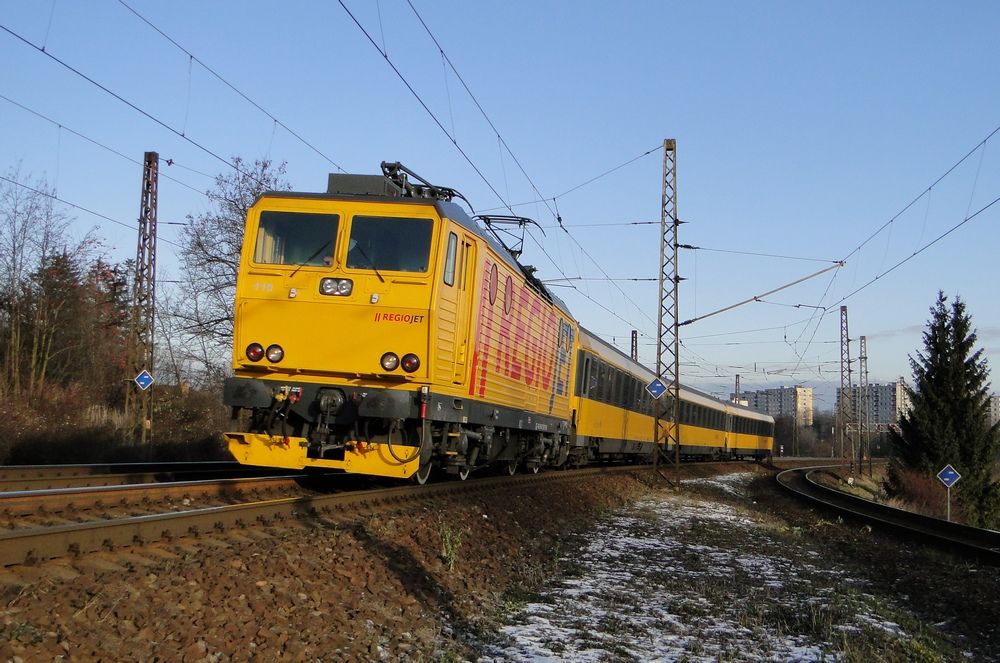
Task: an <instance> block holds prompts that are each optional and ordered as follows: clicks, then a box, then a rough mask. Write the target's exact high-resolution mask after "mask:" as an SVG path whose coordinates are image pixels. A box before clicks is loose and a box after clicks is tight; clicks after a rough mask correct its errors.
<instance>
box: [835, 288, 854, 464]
mask: <svg viewBox="0 0 1000 663" xmlns="http://www.w3.org/2000/svg"><path fill="white" fill-rule="evenodd" d="M852 389H853V385H852V380H851V338H850V336H849V335H848V333H847V307H846V306H841V307H840V402H839V407H838V408H837V433H838V438H839V439H840V457H841V458H843V457H844V455H845V453H844V451H845V449H844V447H845V439H844V438H845V436H846V435H847V433H848V429H849V428H852V426H850V423H851V422H853V420H854V399H853V397H852V396H853V394H852V393H851V391H852ZM850 459H851V469H854V440H853V438H852V439H851V454H850Z"/></svg>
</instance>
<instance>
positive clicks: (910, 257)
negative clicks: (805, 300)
mask: <svg viewBox="0 0 1000 663" xmlns="http://www.w3.org/2000/svg"><path fill="white" fill-rule="evenodd" d="M998 202H1000V196H998V197H996V198H994V199H993V200H992V201H991V202H989V203H987V204H986V205H984V206H983V207H981V208H979V210H977V211H976V212H975V213H974V214H971V215H968V216H966V217H965V218H964V219H962V220H961V221H959V222H958V223H956V224H955V225H953V226H952V227H951V228H949V229H948V230H946V231H944V232H943V233H941V234H940V235H938V236H937V237H935V238H934V239H932V240H931V241H929V242H927V243H926V244H924V245H923V246H921V247H920V248H919V249H917V250H916V251H914V252H913V253H911V254H910V255H908V256H906V257H905V258H903V259H902V260H900V261H899V262H897V263H896V264H895V265H893V266H892V267H890V268H889V269H887V270H885V271H884V272H882V273H881V274H878V275H876V276H875V278H873V279H872V280H871V281H868V283H865V284H864V285H862V286H861V287H859V288H857V289H855V290H853V291H852V292H850V293H848V294H847V295H844V296H843V297H841V298H840V299H839V300H838V301H836V302H834V303H833V304H831V305H830V306H829V307H827V310H829V309H830V308H833V307H834V306H837V305H839V304H841V303H843V302H845V301H847V300H848V299H849V298H851V297H853V296H854V295H856V294H858V293H859V292H861V291H862V290H864V289H865V288H867V287H868V286H870V285H872V284H873V283H875V282H876V281H878V280H879V279H880V278H882V277H883V276H886V275H887V274H889V273H890V272H893V271H895V270H896V268H897V267H901V266H902V265H905V264H906V263H908V262H909V261H911V260H913V259H914V258H916V257H917V256H918V255H920V254H921V253H923V252H924V251H926V250H927V249H929V248H930V247H932V246H934V245H935V244H937V243H938V242H940V241H941V240H942V239H944V238H945V237H947V236H948V235H950V234H952V233H953V232H955V231H956V230H958V229H959V228H961V227H962V226H964V225H965V224H966V223H968V222H969V221H972V220H973V219H974V218H976V217H977V216H979V215H980V214H982V213H983V212H985V211H986V210H988V209H990V208H991V207H993V206H994V205H996V204H997V203H998Z"/></svg>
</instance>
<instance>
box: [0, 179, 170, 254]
mask: <svg viewBox="0 0 1000 663" xmlns="http://www.w3.org/2000/svg"><path fill="white" fill-rule="evenodd" d="M0 180H2V181H4V182H7V183H9V184H13V185H14V186H18V187H21V188H22V189H26V190H28V191H31V192H32V193H36V194H38V195H40V196H45V197H46V198H51V199H52V200H55V201H58V202H60V203H62V204H63V205H68V206H69V207H72V208H74V209H78V210H80V211H81V212H86V213H87V214H92V215H93V216H96V217H98V218H100V219H104V220H105V221H110V222H111V223H114V224H117V225H119V226H122V227H123V228H128V229H129V230H137V229H138V227H137V226H135V225H132V224H128V223H125V222H124V221H119V220H118V219H112V218H111V217H110V216H108V215H106V214H101V213H100V212H95V211H94V210H92V209H88V208H86V207H84V206H83V205H77V204H76V203H71V202H70V201H68V200H65V199H63V198H60V197H59V196H57V195H55V194H54V193H49V192H48V191H43V190H42V189H36V188H35V187H33V186H28V185H27V184H24V183H22V182H18V181H17V180H12V179H10V178H9V177H4V176H3V175H0ZM161 223H162V222H161ZM157 241H158V242H163V243H164V244H169V245H171V246H174V247H176V248H178V249H182V248H183V247H182V246H181V245H180V244H177V243H176V242H171V241H170V240H169V239H165V238H162V237H160V236H159V235H157Z"/></svg>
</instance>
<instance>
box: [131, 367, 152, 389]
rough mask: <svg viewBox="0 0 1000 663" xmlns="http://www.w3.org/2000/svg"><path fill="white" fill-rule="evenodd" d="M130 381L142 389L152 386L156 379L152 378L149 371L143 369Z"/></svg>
mask: <svg viewBox="0 0 1000 663" xmlns="http://www.w3.org/2000/svg"><path fill="white" fill-rule="evenodd" d="M132 381H133V382H135V383H136V384H137V385H139V389H142V390H143V391H146V390H147V389H149V388H150V387H152V386H153V383H154V382H156V380H154V379H153V376H152V375H150V374H149V371H147V370H145V369H143V371H142V373H139V375H137V376H135V378H133V380H132Z"/></svg>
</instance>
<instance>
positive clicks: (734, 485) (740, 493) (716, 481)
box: [681, 472, 754, 499]
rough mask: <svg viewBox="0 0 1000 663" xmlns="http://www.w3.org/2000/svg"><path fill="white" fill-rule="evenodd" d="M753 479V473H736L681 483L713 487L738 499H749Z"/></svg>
mask: <svg viewBox="0 0 1000 663" xmlns="http://www.w3.org/2000/svg"><path fill="white" fill-rule="evenodd" d="M753 477H754V474H753V473H752V472H735V473H733V474H720V475H717V476H714V477H701V478H697V479H682V480H681V483H682V484H693V485H702V486H711V487H712V488H718V489H719V490H722V491H723V492H726V493H729V494H731V495H735V496H736V497H740V498H743V499H748V495H747V484H748V483H749V482H750V479H752V478H753Z"/></svg>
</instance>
